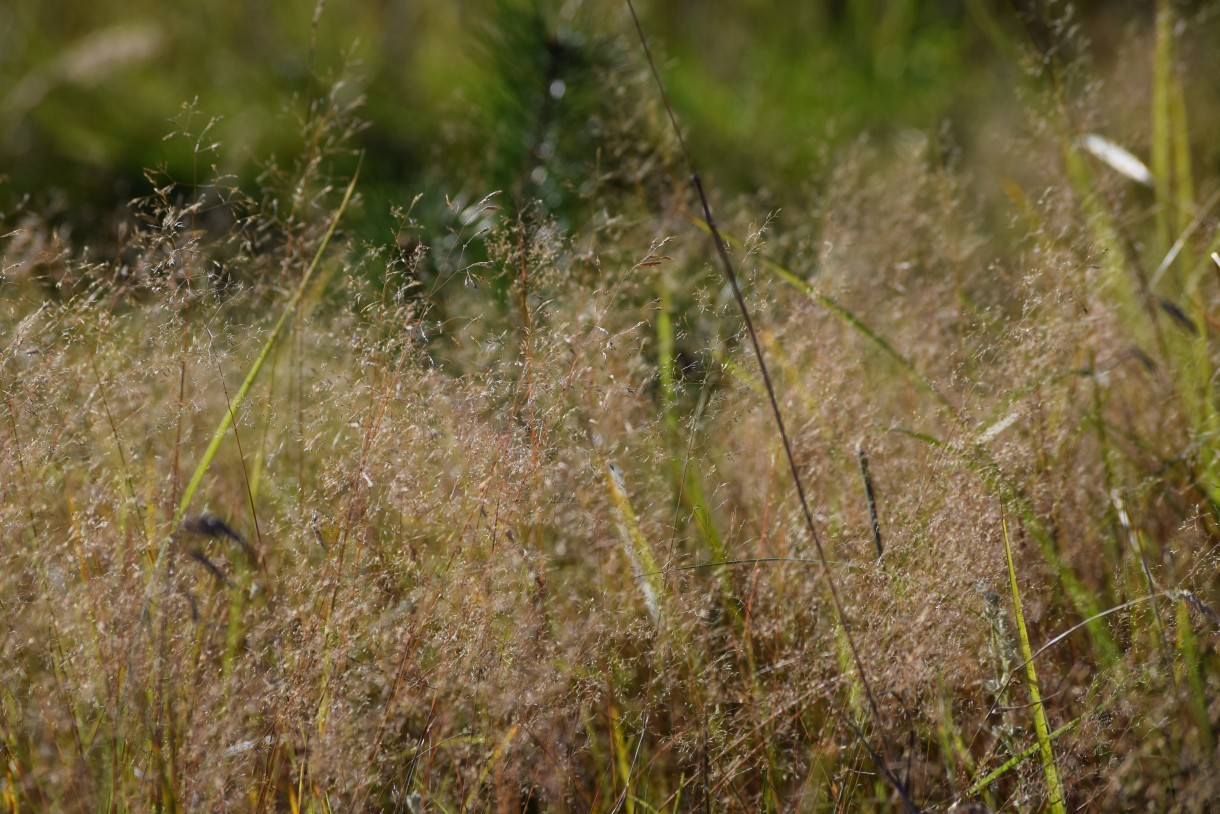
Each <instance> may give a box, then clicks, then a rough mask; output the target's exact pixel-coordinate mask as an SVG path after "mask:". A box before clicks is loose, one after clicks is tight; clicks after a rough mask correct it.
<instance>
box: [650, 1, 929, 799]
mask: <svg viewBox="0 0 1220 814" xmlns="http://www.w3.org/2000/svg"><path fill="white" fill-rule="evenodd" d="M627 7H628V8H629V9H630V10H631V18H632V20H634V21H635V29H636V32H637V33H638V34H639V37H640V45H641V46H643V48H644V54H645V56H646V57H647V58H648V67H649V69H650V70H651V71H652V77H653V79H654V80H655V81H656V85H657V89H658V90H659V91H660V94H661V101H662V103H663V104H664V105H665V112H666V113H667V114H668V115H669V122H670V124H671V125H672V126H673V130H674V133H675V134H676V135H677V137H678V145H679V147H680V149H681V150H682V156H683V158H684V159H685V160H686V165H687V169H688V170H689V172H690V179H691V183H692V184H694V186H695V191H696V192H697V193H698V195H699V203H700V204H701V205H702V207H703V216H704V220H705V221H706V222H707V227H708V231H709V232H710V233H711V235H712V242H713V243H714V244H715V246H716V253H717V255H719V257H720V265H721V266H722V267H723V269H724V275H725V277H726V278H727V279H728V281H729V287H730V288H732V290H733V299H734V300H736V301H737V308H738V310H739V311H740V312H741V319H742V322H743V323H744V324H745V329H746V333H747V334H748V335H749V337H750V344H751V346H752V347H753V349H754V358H755V359H756V360H757V362H758V369H759V372H760V373H761V374H762V379H763V384H764V385H765V386H766V389H767V399H768V401H769V402H770V403H771V412H772V415H773V416H774V418H775V428H776V429H777V430H778V431H779V436H780V440H781V441H783V445H784V457H785V458H787V461H788V468H789V469H790V470H791V472H792V482H793V484H794V485H795V486H796V494H797V498H798V499H799V500H800V504H801V513H802V514H803V515H804V519H805V528H806V529H807V530H808V532H809V536H810V538H811V539H812V540H813V544H814V546H815V548H816V549H817V552H818V560H819V561H820V563H821V564H822V573H823V575H824V576H825V578H826V585H827V588H828V589H829V591H830V596H831V599H832V601H833V602H834V607H835V613H836V614H837V616H838V618H839V623H840V625H841V626H842V628H843V636H844V638H845V639H846V640H847V645H848V648H849V649H850V650H851V655H852V660H853V661H854V662H855V665H856V672H857V673H858V674H859V676H860V684H861V685H862V687H863V688H864V694H865V696H866V697H867V698H868V706H869V710H870V711H871V712H872V715H873V719H874V721H875V722H876V725H877V732H878V734H879V735H880V736H881V744H882V752H883V754H880V755H879V754H877V752H876V751H874V750H873V749H872V748H871V747H870V746H869V745H868V742H867V741H866V740H865V738H864V734H863V732H861V731H860V729H859V728H858V727H856V726H855V725H854V724H851V723H850V721H848V723H849V725H850V727H851V729H852V731H853V732H854V733H855V735H856V737H857V738H858V739H859V740H860V742H861V743H862V744H863V745H864V747H865V749H867V751H868V753H869V755H870V757H872V759H873V762H874V763H875V764H876V766H877V769H878V771H879V772H880V773H881V775H882V776H883V777H885V779H886V780H887V781H888V782H889V783H890V785H892V786H893V787H894V790H895V791H897V792H898V795H899V797H901V798H902V803H903V808H904V809H905V810H907V811H918V810H919V809H918V808H917V807H916V805H915V804H914V802H912V801H911V798H910V796H909V795H908V794H907V790H906V786H905V784H904V783H903V782H902V781H901V780H899V778H898V777H896V776H895V775H894V774H893V773H892V772H891V771H890V770H889V768H888V766H887V765H886V764H887V758H888V755H889V752H890V748H889V743H888V739H887V738H886V736H885V728H884V726H883V721H882V719H881V712H880V710H879V708H878V707H877V699H876V696H875V695H874V693H873V690H872V687H871V685H870V684H869V680H868V673H867V671H866V670H865V669H864V660H863V659H862V658H861V657H860V650H859V648H858V647H857V646H856V641H855V637H854V636H852V633H851V625H850V624H849V620H848V617H847V611H846V609H845V608H844V606H843V600H842V598H841V597H840V596H839V589H838V586H837V585H836V584H835V581H834V578H833V577H832V576H831V571H830V564H829V562H828V560H827V557H826V551H825V549H824V547H823V546H822V538H821V535H819V534H818V530H817V526H816V524H815V523H814V522H813V513H812V512H811V511H810V509H809V500H808V498H807V497H806V495H805V486H804V483H803V482H802V481H801V473H800V469H799V467H797V464H796V456H795V455H794V454H793V452H792V442H791V440H790V439H789V437H788V430H787V429H786V428H785V426H784V416H783V412H782V411H781V410H780V406H779V399H778V398H777V397H776V395H775V386H774V385H773V384H772V382H771V374H770V372H769V371H768V369H767V363H766V360H765V359H764V358H763V352H762V346H761V345H760V344H759V342H758V335H757V333H756V332H755V330H754V322H753V320H751V319H750V310H749V308H747V307H746V301H745V297H744V296H742V293H741V286H740V285H738V283H737V273H736V272H735V271H734V270H733V261H732V260H731V259H730V258H729V252H728V249H727V248H726V247H725V242H724V238H723V237H721V235H720V230H719V229H718V228H717V226H716V219H715V218H714V217H713V216H712V206H711V204H710V203H709V202H708V198H707V194H706V193H705V192H704V190H703V182H702V181H701V180H700V179H699V173H698V172H697V171H696V170H695V162H694V160H693V159H692V158H691V154H690V151H689V150H688V149H687V146H686V139H684V138H683V137H682V128H681V127H679V126H678V117H677V116H676V115H675V114H674V110H673V106H672V105H671V104H670V103H669V95H668V94H667V93H666V92H665V83H664V82H662V81H661V73H660V71H658V70H657V65H656V61H655V60H654V59H653V57H652V50H651V49H650V48H649V47H648V37H647V36H646V35H645V34H644V26H643V24H642V23H641V22H640V17H639V15H638V14H637V13H636V10H635V4H634V3H633V2H632V0H627ZM845 720H846V719H845Z"/></svg>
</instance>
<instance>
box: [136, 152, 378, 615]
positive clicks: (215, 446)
mask: <svg viewBox="0 0 1220 814" xmlns="http://www.w3.org/2000/svg"><path fill="white" fill-rule="evenodd" d="M359 177H360V171H359V169H357V171H356V172H355V173H354V174H353V175H352V180H351V183H349V184H348V185H347V190H346V192H344V194H343V200H342V202H341V203H340V204H339V208H338V209H337V210H336V211H335V214H334V217H332V218H331V221H330V225H329V226H328V227H327V228H326V233H325V234H324V235H323V236H322V242H321V243H320V244H319V245H318V250H317V251H316V252H315V253H314V256H313V261H312V262H311V263H310V264H309V268H308V269H306V270H305V275H304V276H303V277H302V278H301V282H300V283H299V284H298V285H297V289H296V291H295V292H293V295H292V298H291V299H290V300H289V301H288V305H287V306H286V307H285V308H284V311H283V313H281V314H280V318H279V320H277V321H276V323H275V327H274V328H272V329H271V335H270V336H268V337H267V341H266V342H265V343H263V348H262V350H261V351H260V352H259V354H258V358H257V359H255V360H254V364H253V365H252V366H251V367H250V372H249V373H247V374H246V379H245V381H243V382H242V384H241V388H240V389H238V391H237V394H236V395H235V396H234V397H233V400H232V402H231V403H230V404H229V409H228V410H226V411H225V414H224V416H223V417H222V418H221V419H220V423H219V424H217V425H216V430H215V432H213V433H212V441H211V443H210V444H208V448H207V449H206V450H205V451H204V453H203V458H201V459H200V461H199V464H198V465H197V466H196V467H195V472H194V474H193V475H191V480H190V482H189V483H187V486H186V489H185V490H184V491H183V493H182V500H181V501H179V503H178V508H177V510H176V511H175V512H174V520H173V523H172V524H171V530H172V529H176V528H177V527H178V524H179V523H181V522H182V518H183V517H185V516H186V512H187V509H189V508H190V505H191V500H192V499H193V498H194V497H195V492H196V491H197V490H198V489H199V484H201V483H202V482H203V478H204V476H205V475H206V474H207V471H208V467H210V466H211V465H212V460H213V459H214V458H215V457H216V453H217V452H218V451H219V450H220V445H221V443H222V442H223V441H224V438H225V436H226V435H227V434H228V432H229V430H230V429H231V428H232V426H233V421H234V419H235V418H236V416H237V410H238V408H240V407H241V404H242V402H244V401H245V400H246V396H247V395H249V393H250V390H251V388H253V387H254V382H255V381H257V379H258V374H259V373H260V372H261V371H262V369H263V364H264V363H265V362H266V361H267V358H268V357H269V356H270V355H271V351H272V350H273V349H274V348H275V346H276V343H277V342H278V341H279V338H280V334H281V333H282V332H283V330H284V326H285V325H287V324H288V321H289V319H290V318H291V317H292V316H293V314H295V313H296V310H297V306H298V305H299V304H300V302H301V298H302V297H303V296H304V295H305V292H306V290H307V289H308V288H309V283H310V280H312V279H313V275H314V272H315V271H316V270H317V268H318V265H319V264H320V263H321V261H322V255H323V253H325V251H326V247H327V246H328V245H329V244H330V240H331V238H332V237H333V236H334V234H335V228H336V227H337V226H338V225H339V219H340V218H342V217H343V213H344V211H345V210H346V209H347V206H348V204H349V203H350V202H351V199H352V194H353V193H354V192H355V189H356V181H357V179H358V178H359ZM169 542H170V537H168V536H167V537H166V538H165V539H164V540H163V541H162V542H161V547H160V549H159V550H158V551H157V559H156V561H155V562H154V563H153V568H152V572H151V574H150V575H149V578H148V586H147V589H146V595H147V594H148V593H149V592H151V591H152V586H153V581H154V580H155V579H156V574H157V572H158V571H159V570H160V568H161V563H162V561H163V560H164V558H165V552H166V550H167V549H168V548H169Z"/></svg>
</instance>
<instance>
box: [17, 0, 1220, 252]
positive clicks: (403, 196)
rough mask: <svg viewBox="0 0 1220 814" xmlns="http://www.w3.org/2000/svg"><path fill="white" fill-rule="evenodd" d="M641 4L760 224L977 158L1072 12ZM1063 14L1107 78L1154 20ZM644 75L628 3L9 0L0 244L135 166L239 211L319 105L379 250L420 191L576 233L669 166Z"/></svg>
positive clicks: (1199, 7) (136, 177)
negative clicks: (1131, 37)
mask: <svg viewBox="0 0 1220 814" xmlns="http://www.w3.org/2000/svg"><path fill="white" fill-rule="evenodd" d="M638 6H639V10H640V12H641V14H642V16H643V19H644V24H645V26H646V27H647V30H648V31H649V34H650V36H651V38H652V42H653V45H654V48H655V49H656V50H657V52H658V56H659V58H660V61H661V63H662V68H663V71H664V74H665V77H666V81H667V82H668V83H669V88H670V92H671V95H672V97H673V101H674V104H675V107H676V108H677V111H678V114H679V116H680V118H681V120H682V122H683V124H684V126H685V127H686V130H687V133H688V136H689V139H690V142H691V145H692V149H693V150H694V152H695V155H696V159H697V160H698V161H699V162H700V164H701V166H702V167H703V168H704V172H705V175H710V176H712V177H713V178H714V179H715V180H716V183H717V185H718V191H719V192H720V194H722V195H733V194H738V193H748V194H752V195H757V196H761V198H762V200H763V202H764V203H774V204H775V205H781V204H786V203H791V202H792V201H794V200H800V199H801V196H806V195H808V194H809V192H810V191H811V190H815V189H816V185H817V183H818V178H819V177H820V176H821V175H822V174H823V172H824V170H825V169H826V165H827V164H828V163H829V162H831V161H833V156H834V154H835V150H836V149H837V148H839V147H841V146H843V145H844V144H848V143H851V142H854V141H857V140H859V139H861V138H868V139H870V140H872V141H874V142H876V143H879V144H882V145H885V144H899V145H900V144H901V143H902V141H903V139H904V138H909V137H910V134H912V133H932V134H938V137H943V138H945V139H946V140H947V142H949V143H951V144H952V145H953V146H954V149H956V150H959V151H960V152H962V153H964V154H967V155H971V154H973V155H976V156H977V155H978V154H980V153H983V154H985V153H986V151H987V150H988V149H992V148H990V147H988V146H987V145H985V144H983V142H982V137H981V133H982V132H983V122H985V121H991V122H994V121H995V120H996V118H997V117H1000V119H1001V120H1002V117H1004V116H1005V115H1012V114H1011V111H1012V110H1013V109H1014V108H1015V107H1016V105H1017V89H1018V88H1019V87H1020V86H1021V85H1022V83H1023V82H1026V81H1027V80H1028V76H1029V70H1028V68H1026V69H1025V70H1023V69H1022V66H1021V61H1022V56H1021V55H1022V54H1023V53H1025V54H1029V53H1033V52H1036V50H1037V49H1038V48H1042V47H1045V45H1046V43H1045V42H1040V41H1039V40H1040V39H1043V38H1053V32H1052V28H1053V23H1051V22H1048V21H1050V20H1054V19H1057V18H1063V17H1064V15H1065V14H1066V11H1065V9H1066V8H1067V6H1066V4H1061V3H1060V4H1057V3H1052V2H1038V3H1035V2H1028V3H1022V2H1000V1H999V0H960V1H959V2H950V1H949V0H940V1H939V2H917V1H916V0H850V2H849V1H848V0H821V1H820V2H776V1H775V0H699V1H698V2H694V1H693V0H685V1H684V0H672V1H671V2H648V0H640V2H639V4H638ZM1209 7H1210V6H1209V4H1206V3H1194V4H1190V3H1188V4H1182V5H1181V7H1180V9H1181V10H1180V14H1181V18H1182V19H1183V20H1187V21H1190V24H1195V21H1201V22H1199V23H1198V24H1206V23H1207V21H1209V20H1211V24H1212V25H1213V27H1214V17H1215V16H1216V15H1215V14H1214V13H1209V12H1208V11H1207V8H1209ZM1071 8H1072V14H1073V15H1074V16H1072V17H1070V18H1069V19H1068V21H1067V22H1068V24H1071V25H1076V26H1078V27H1079V28H1080V29H1082V30H1085V31H1087V32H1088V36H1089V38H1090V44H1091V48H1092V51H1091V54H1092V58H1094V59H1098V60H1103V61H1104V60H1106V59H1116V58H1121V52H1119V51H1118V50H1116V45H1115V43H1117V42H1119V41H1120V40H1121V38H1122V37H1123V36H1124V34H1125V33H1128V32H1130V31H1133V30H1150V28H1151V25H1150V23H1151V19H1152V14H1153V8H1154V4H1153V3H1151V2H1128V3H1115V2H1110V3H1100V2H1092V3H1088V2H1086V3H1076V4H1074V5H1073V6H1072V7H1071ZM1048 41H1049V39H1048ZM1031 46H1032V48H1031ZM1214 67H1216V66H1215V60H1214V59H1211V60H1210V61H1207V62H1205V64H1204V65H1203V66H1202V67H1201V68H1200V70H1210V69H1212V68H1214ZM643 71H644V62H643V57H642V55H641V53H640V51H639V47H638V43H637V42H636V40H635V32H634V29H633V28H632V25H631V21H630V18H629V16H627V14H626V7H625V3H624V2H608V1H607V0H583V2H582V1H581V0H568V2H558V0H556V2H544V1H543V0H538V2H530V0H447V1H446V2H440V3H437V2H431V3H424V2H415V1H414V0H348V1H347V2H342V3H339V2H329V3H319V2H315V0H295V1H294V0H289V2H273V0H240V1H239V0H205V1H204V2H191V3H188V2H181V0H178V1H177V2H152V1H151V0H123V2H118V0H99V1H98V2H92V3H84V2H80V0H17V2H15V3H6V4H3V5H0V210H2V211H3V213H4V217H5V220H6V221H8V222H9V224H8V225H9V226H10V227H11V221H12V219H13V217H14V213H15V212H17V211H18V210H26V211H35V212H39V213H42V214H43V215H45V216H46V217H47V218H49V219H52V220H54V219H60V220H62V221H64V222H69V223H71V224H73V226H74V228H76V229H78V230H81V231H83V232H84V234H86V235H88V234H89V233H90V232H91V231H92V230H101V231H102V232H104V231H105V230H106V229H108V228H110V224H112V223H113V222H114V221H115V219H116V218H121V217H122V216H123V213H124V212H125V211H126V204H127V202H128V201H130V200H131V199H132V198H134V197H137V196H140V195H143V194H147V192H148V191H149V189H150V188H151V186H150V182H149V181H148V180H147V179H146V176H145V170H146V169H148V168H157V169H159V170H163V171H164V172H163V174H159V175H158V176H157V177H158V179H160V180H163V179H164V178H166V177H168V179H170V180H173V181H176V182H179V183H182V184H186V185H191V184H202V183H205V182H206V181H207V180H208V179H211V178H212V177H214V176H216V175H229V176H232V178H234V179H235V182H236V183H237V184H238V185H240V186H242V187H243V188H247V189H252V188H254V187H256V186H257V184H258V180H257V179H258V178H259V174H260V172H262V171H263V170H264V169H265V168H266V167H267V166H268V165H269V164H277V165H280V166H283V165H287V164H291V162H292V161H293V160H294V158H295V157H297V156H299V155H300V154H301V153H302V150H303V148H304V147H305V146H306V145H305V144H304V143H303V139H305V138H308V135H307V133H308V128H307V127H304V126H303V125H302V122H303V120H305V119H307V118H308V117H309V115H310V110H311V105H313V104H315V102H316V100H317V99H320V98H325V97H326V96H327V94H333V96H334V98H335V99H336V100H338V102H339V103H340V104H350V103H352V102H354V101H355V100H356V99H358V98H363V104H362V106H361V108H360V109H359V111H358V113H357V115H358V116H359V118H360V119H362V120H363V121H364V122H365V123H366V126H365V127H364V128H363V129H362V130H361V131H360V132H359V134H358V135H357V136H356V137H355V139H354V143H353V144H352V145H351V146H352V147H354V148H358V149H359V150H361V151H363V153H364V156H365V158H364V162H365V163H364V167H365V170H364V173H363V176H362V184H361V191H362V193H363V195H364V197H365V206H364V208H363V210H362V215H361V216H362V217H363V218H364V221H363V222H362V224H361V226H360V227H359V228H362V229H367V230H370V231H374V232H380V231H381V230H382V229H383V228H389V226H390V223H391V220H390V217H389V214H388V213H389V208H390V206H391V205H392V204H400V205H405V204H407V203H409V202H410V201H411V200H412V198H413V197H414V196H415V194H416V193H420V192H423V193H425V195H428V196H429V197H430V198H432V199H434V200H440V201H443V200H444V196H446V195H448V196H454V197H457V196H460V195H466V196H467V197H468V198H474V199H477V198H478V197H481V196H482V195H484V194H486V193H487V192H490V191H492V190H494V189H499V190H502V191H503V192H504V193H505V195H507V196H511V199H512V200H513V201H518V202H520V201H526V200H534V199H537V200H540V201H542V202H543V203H544V205H545V206H546V207H547V208H549V209H550V210H552V211H554V212H559V213H576V212H581V211H589V209H590V207H596V206H597V205H598V202H597V200H598V197H599V193H602V192H605V191H606V190H608V189H611V190H614V189H618V190H624V191H628V192H631V191H632V190H634V192H635V193H636V194H640V193H644V194H645V195H647V194H649V190H648V189H647V187H648V184H647V179H649V178H656V177H659V176H663V175H666V174H665V173H659V172H658V170H659V169H661V168H663V167H662V165H664V164H665V163H666V162H668V163H669V164H670V165H671V166H672V165H673V154H672V142H670V151H669V152H668V153H666V152H665V150H663V149H662V150H661V154H660V155H658V154H657V151H658V146H659V145H663V144H665V143H667V139H670V137H669V135H668V133H667V130H666V128H665V126H664V122H663V121H662V119H661V117H660V115H659V109H658V103H657V100H656V95H655V92H654V91H653V89H652V87H651V85H650V84H649V82H648V79H647V77H646V75H645V74H644V73H643ZM1213 75H1214V74H1213ZM1213 84H1214V83H1213ZM315 110H316V108H315ZM213 119H214V120H215V121H214V123H213V125H212V126H211V127H206V128H205V125H207V124H208V123H209V122H210V121H212V120H213ZM205 130H206V132H205ZM184 132H185V133H186V134H187V136H186V137H178V138H174V137H170V138H167V136H168V135H169V134H171V133H184ZM1204 157H1205V158H1206V159H1208V160H1210V161H1212V162H1214V148H1213V150H1212V153H1211V154H1210V155H1208V156H1204ZM339 163H340V164H342V163H343V161H342V160H341V159H340V160H339ZM352 165H353V164H352V163H348V164H347V165H346V169H348V170H350V167H351V166H352ZM342 169H343V168H339V169H338V170H336V174H337V175H339V174H342V172H341V170H342Z"/></svg>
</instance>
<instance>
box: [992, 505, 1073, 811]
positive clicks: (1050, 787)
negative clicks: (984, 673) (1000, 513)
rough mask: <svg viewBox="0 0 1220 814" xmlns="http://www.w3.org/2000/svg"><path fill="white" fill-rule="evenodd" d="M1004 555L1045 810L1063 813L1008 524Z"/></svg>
mask: <svg viewBox="0 0 1220 814" xmlns="http://www.w3.org/2000/svg"><path fill="white" fill-rule="evenodd" d="M1003 526H1004V555H1005V557H1006V558H1007V560H1008V583H1009V587H1011V589H1012V607H1013V615H1014V616H1015V617H1016V621H1017V636H1018V638H1019V639H1020V641H1021V656H1022V658H1024V659H1025V678H1026V680H1027V681H1028V682H1029V701H1030V705H1031V706H1032V707H1033V711H1034V730H1035V731H1036V732H1037V735H1038V751H1039V752H1041V753H1042V774H1043V776H1044V777H1045V778H1046V795H1047V809H1048V810H1049V811H1051V812H1052V814H1067V799H1066V797H1065V796H1064V793H1063V783H1062V782H1061V781H1060V779H1059V769H1058V767H1056V765H1055V749H1054V746H1053V745H1052V740H1053V739H1052V737H1051V729H1050V725H1049V724H1048V723H1047V721H1046V708H1045V707H1044V706H1043V705H1042V693H1041V691H1040V690H1039V689H1038V671H1037V669H1036V668H1035V667H1034V655H1033V652H1034V651H1033V648H1032V647H1031V646H1030V644H1029V632H1028V631H1027V630H1026V628H1025V613H1024V612H1023V611H1022V610H1021V589H1020V588H1019V587H1018V586H1017V569H1016V566H1015V565H1014V564H1013V560H1012V541H1011V540H1009V538H1008V522H1007V521H1004V523H1003Z"/></svg>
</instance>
